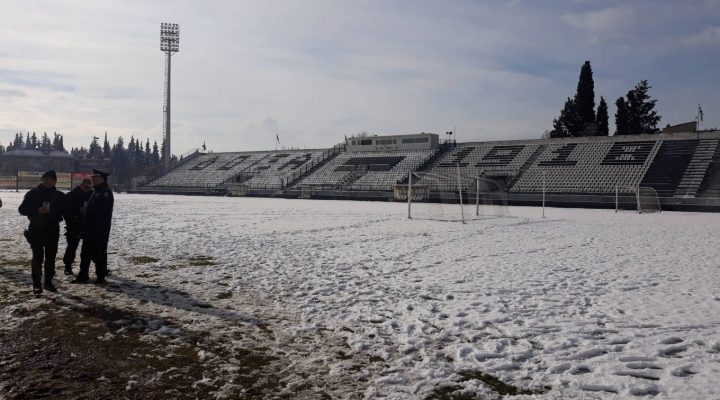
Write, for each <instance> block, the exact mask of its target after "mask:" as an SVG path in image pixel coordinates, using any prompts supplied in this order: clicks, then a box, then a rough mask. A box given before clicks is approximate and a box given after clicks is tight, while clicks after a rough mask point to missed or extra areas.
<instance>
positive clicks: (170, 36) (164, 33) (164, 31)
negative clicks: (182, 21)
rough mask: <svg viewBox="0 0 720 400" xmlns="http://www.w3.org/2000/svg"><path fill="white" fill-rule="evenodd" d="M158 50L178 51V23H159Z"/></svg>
mask: <svg viewBox="0 0 720 400" xmlns="http://www.w3.org/2000/svg"><path fill="white" fill-rule="evenodd" d="M160 50H162V51H167V52H171V53H176V52H178V51H180V27H179V26H178V24H170V23H166V22H163V23H161V24H160Z"/></svg>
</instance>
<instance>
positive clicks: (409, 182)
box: [407, 171, 412, 219]
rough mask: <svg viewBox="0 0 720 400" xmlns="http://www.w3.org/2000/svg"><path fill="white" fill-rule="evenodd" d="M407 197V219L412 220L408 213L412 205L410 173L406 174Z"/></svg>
mask: <svg viewBox="0 0 720 400" xmlns="http://www.w3.org/2000/svg"><path fill="white" fill-rule="evenodd" d="M407 196H408V219H412V214H411V213H410V207H411V204H412V171H410V172H408V190H407Z"/></svg>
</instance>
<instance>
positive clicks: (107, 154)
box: [102, 131, 112, 160]
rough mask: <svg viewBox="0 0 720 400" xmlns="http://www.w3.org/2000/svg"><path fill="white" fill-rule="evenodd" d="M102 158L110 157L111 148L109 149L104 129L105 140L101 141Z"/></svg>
mask: <svg viewBox="0 0 720 400" xmlns="http://www.w3.org/2000/svg"><path fill="white" fill-rule="evenodd" d="M102 153H103V154H102V155H103V158H105V159H108V160H109V159H110V157H112V154H111V150H110V142H108V140H107V131H105V142H104V143H103V152H102Z"/></svg>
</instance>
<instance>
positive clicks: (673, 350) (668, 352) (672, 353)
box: [658, 344, 688, 357]
mask: <svg viewBox="0 0 720 400" xmlns="http://www.w3.org/2000/svg"><path fill="white" fill-rule="evenodd" d="M687 349H688V346H687V345H684V344H683V345H679V346H670V347H666V348H664V349H660V350H658V355H659V356H660V357H682V356H679V355H678V354H680V353H682V352H683V351H685V350H687Z"/></svg>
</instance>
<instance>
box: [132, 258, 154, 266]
mask: <svg viewBox="0 0 720 400" xmlns="http://www.w3.org/2000/svg"><path fill="white" fill-rule="evenodd" d="M158 261H160V259H159V258H155V257H148V256H139V257H130V262H132V263H133V264H135V265H140V264H151V263H155V262H158Z"/></svg>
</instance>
